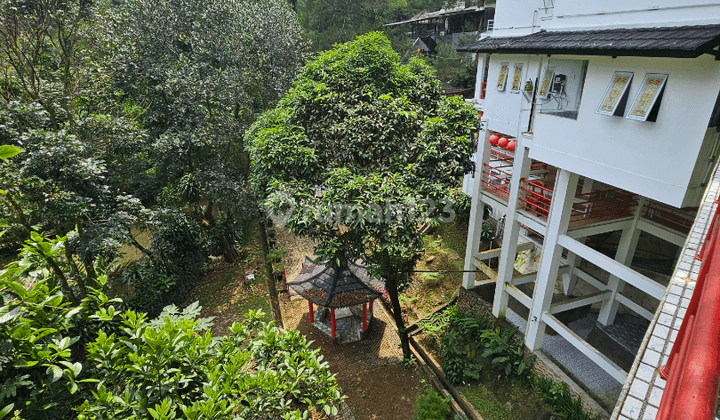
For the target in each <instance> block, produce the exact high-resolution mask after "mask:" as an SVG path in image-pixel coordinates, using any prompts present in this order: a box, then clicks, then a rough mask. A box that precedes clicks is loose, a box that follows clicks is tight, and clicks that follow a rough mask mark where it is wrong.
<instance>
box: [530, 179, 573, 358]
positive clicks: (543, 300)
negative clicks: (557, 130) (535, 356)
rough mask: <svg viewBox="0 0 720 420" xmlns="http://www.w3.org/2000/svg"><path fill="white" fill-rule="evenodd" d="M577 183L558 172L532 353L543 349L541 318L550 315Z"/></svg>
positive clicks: (533, 325) (534, 306)
mask: <svg viewBox="0 0 720 420" xmlns="http://www.w3.org/2000/svg"><path fill="white" fill-rule="evenodd" d="M577 182H578V175H577V174H575V173H572V172H569V171H567V170H565V169H559V170H558V173H557V178H556V179H555V188H554V191H553V198H552V203H551V204H550V215H549V216H548V222H547V231H546V233H545V239H544V241H543V249H542V256H541V257H540V267H539V268H538V274H537V280H536V281H535V292H534V293H533V299H532V307H531V308H530V314H529V315H528V322H527V329H526V331H525V345H527V346H528V347H529V348H530V350H537V349H539V348H541V347H542V342H543V338H544V337H545V322H544V321H543V320H542V315H543V313H545V312H547V311H548V309H549V308H550V304H551V303H552V295H553V290H554V289H555V281H556V279H557V275H558V274H557V273H558V268H559V266H560V258H561V257H562V250H563V248H562V246H560V245H558V238H559V237H560V236H561V235H564V234H565V233H567V228H568V224H569V223H570V213H571V210H572V204H573V199H574V198H575V190H576V188H577Z"/></svg>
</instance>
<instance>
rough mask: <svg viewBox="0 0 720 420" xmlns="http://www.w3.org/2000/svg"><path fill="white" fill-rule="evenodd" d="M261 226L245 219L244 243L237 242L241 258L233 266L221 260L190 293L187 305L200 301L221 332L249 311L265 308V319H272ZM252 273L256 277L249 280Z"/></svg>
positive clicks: (204, 311) (206, 314) (242, 239)
mask: <svg viewBox="0 0 720 420" xmlns="http://www.w3.org/2000/svg"><path fill="white" fill-rule="evenodd" d="M259 229H260V227H259V225H258V223H257V222H256V221H248V222H246V224H245V229H244V230H243V235H242V238H241V242H240V243H239V244H238V245H237V248H238V253H239V254H240V255H241V256H242V259H240V260H238V261H237V262H236V263H235V264H234V265H229V264H227V263H224V262H222V261H221V260H218V261H217V262H216V264H215V267H214V268H213V269H212V270H211V271H210V272H209V273H207V274H206V275H205V276H203V278H202V279H200V280H199V281H198V282H197V284H196V285H195V287H194V288H193V290H192V291H191V292H190V293H189V295H188V298H187V300H186V304H189V303H190V302H194V301H196V300H197V301H199V302H200V305H201V306H202V307H203V316H214V317H215V318H216V319H215V321H214V322H215V324H216V325H217V326H218V331H221V330H222V329H223V328H226V327H228V326H230V324H232V322H233V321H238V320H241V319H242V317H243V315H244V314H245V313H247V312H248V311H250V310H258V309H262V311H263V312H264V313H265V315H264V316H263V317H262V320H263V321H272V312H271V311H272V309H271V306H270V298H269V296H268V289H267V275H266V273H265V262H264V260H263V256H262V246H261V244H260V231H259ZM251 273H252V274H254V275H255V279H254V280H252V281H249V280H246V279H245V278H246V276H247V275H248V274H251Z"/></svg>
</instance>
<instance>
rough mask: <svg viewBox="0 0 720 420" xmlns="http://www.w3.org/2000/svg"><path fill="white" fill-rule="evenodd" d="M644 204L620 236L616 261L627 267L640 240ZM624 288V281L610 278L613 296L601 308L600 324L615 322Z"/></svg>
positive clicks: (640, 202) (609, 286) (641, 203)
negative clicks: (618, 296) (619, 298)
mask: <svg viewBox="0 0 720 420" xmlns="http://www.w3.org/2000/svg"><path fill="white" fill-rule="evenodd" d="M643 204H645V198H644V197H643V198H641V199H640V200H638V205H637V208H636V209H635V218H634V219H633V222H632V224H631V225H630V226H628V227H626V228H625V229H623V231H622V236H620V243H618V248H617V251H616V252H615V261H617V262H619V263H620V264H622V265H624V266H627V267H630V264H632V259H633V256H634V255H635V248H637V243H638V239H639V238H640V229H638V228H637V226H638V222H639V221H640V214H641V213H642V206H643ZM624 288H625V282H624V281H622V280H621V279H620V278H618V277H616V276H612V275H611V276H610V279H609V280H608V289H609V290H611V291H612V294H611V295H610V299H608V300H606V301H605V302H603V304H602V306H601V307H600V313H599V314H598V322H600V323H601V324H602V325H610V324H612V323H613V322H615V315H616V314H617V308H618V301H617V300H616V299H617V295H618V294H619V293H621V292H622V291H623V289H624Z"/></svg>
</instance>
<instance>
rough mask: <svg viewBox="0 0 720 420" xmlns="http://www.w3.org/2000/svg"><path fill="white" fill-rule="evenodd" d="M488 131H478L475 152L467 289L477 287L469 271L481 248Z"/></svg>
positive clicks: (466, 253) (465, 278) (467, 254)
mask: <svg viewBox="0 0 720 420" xmlns="http://www.w3.org/2000/svg"><path fill="white" fill-rule="evenodd" d="M485 137H486V131H485V130H481V131H480V132H479V133H478V150H477V152H476V153H475V176H474V178H472V179H473V184H472V204H471V205H470V222H469V224H468V225H469V226H468V235H467V243H466V245H465V266H464V268H463V270H465V271H466V272H465V273H463V282H462V285H463V287H464V288H466V289H472V288H473V287H475V273H469V272H467V271H470V270H475V265H474V264H473V262H474V261H473V259H474V258H475V256H476V255H477V254H478V251H479V250H480V236H481V234H482V224H483V214H484V212H485V204H484V203H483V202H482V171H483V162H487V161H488V160H490V143H488V141H487V139H486V138H485Z"/></svg>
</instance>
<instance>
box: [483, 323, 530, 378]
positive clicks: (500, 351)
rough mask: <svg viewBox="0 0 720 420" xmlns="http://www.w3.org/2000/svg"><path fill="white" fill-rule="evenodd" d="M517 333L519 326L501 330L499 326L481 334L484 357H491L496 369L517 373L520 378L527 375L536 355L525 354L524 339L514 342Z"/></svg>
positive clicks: (508, 373)
mask: <svg viewBox="0 0 720 420" xmlns="http://www.w3.org/2000/svg"><path fill="white" fill-rule="evenodd" d="M515 334H517V328H513V329H506V330H503V331H501V330H500V329H499V328H494V329H490V328H489V329H486V330H484V331H483V332H482V334H481V335H480V339H481V341H482V342H483V346H484V350H483V357H485V358H488V359H490V363H491V365H492V366H493V368H495V369H496V370H498V371H500V372H503V373H505V376H510V374H514V375H517V376H518V377H520V378H523V377H524V376H527V371H529V368H530V366H531V363H532V361H533V359H534V358H535V356H534V355H527V356H525V353H524V350H525V349H524V346H523V342H522V340H520V342H519V343H513V340H512V338H513V336H515Z"/></svg>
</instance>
